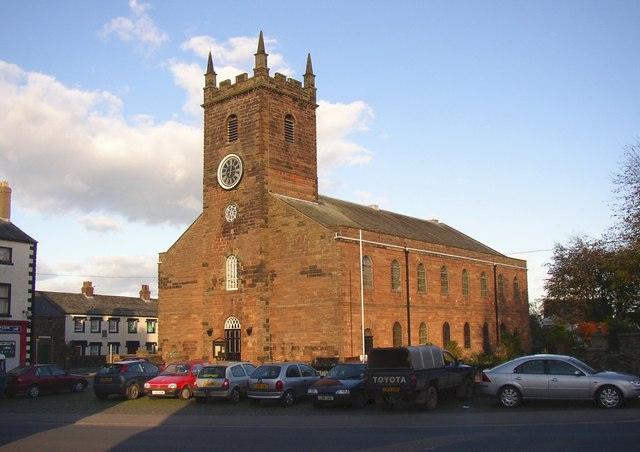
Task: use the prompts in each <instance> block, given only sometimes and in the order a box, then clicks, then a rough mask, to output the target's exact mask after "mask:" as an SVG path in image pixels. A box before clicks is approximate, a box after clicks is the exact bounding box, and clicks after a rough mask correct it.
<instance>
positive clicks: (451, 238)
mask: <svg viewBox="0 0 640 452" xmlns="http://www.w3.org/2000/svg"><path fill="white" fill-rule="evenodd" d="M276 196H277V197H278V198H279V199H281V200H282V201H284V202H286V203H287V204H289V205H290V206H292V207H293V208H295V209H296V210H298V211H299V212H301V213H303V214H304V215H306V216H308V217H309V218H311V219H313V220H314V221H317V222H318V223H320V224H322V225H323V226H326V227H328V228H335V227H338V226H346V227H350V228H355V229H363V230H366V231H371V232H378V233H382V234H387V235H392V236H397V237H403V238H407V239H411V240H419V241H421V242H426V243H433V244H437V245H444V246H451V247H455V248H460V249H464V250H468V251H475V252H478V253H486V254H492V255H495V256H504V255H503V254H502V253H499V252H498V251H496V250H494V249H492V248H489V247H488V246H486V245H484V244H482V243H480V242H478V241H477V240H475V239H473V238H471V237H469V236H468V235H466V234H463V233H462V232H460V231H458V230H456V229H454V228H452V227H451V226H448V225H446V224H444V223H441V222H438V221H433V220H422V219H419V218H413V217H409V216H406V215H401V214H399V213H394V212H389V211H387V210H380V209H377V208H374V207H369V206H363V205H360V204H355V203H352V202H347V201H342V200H340V199H335V198H330V197H328V196H322V195H320V196H318V202H317V203H316V202H311V201H304V200H301V199H296V198H290V197H288V196H283V195H276Z"/></svg>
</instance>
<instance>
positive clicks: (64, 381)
mask: <svg viewBox="0 0 640 452" xmlns="http://www.w3.org/2000/svg"><path fill="white" fill-rule="evenodd" d="M47 367H48V368H49V372H50V373H51V391H54V392H58V391H69V390H71V389H72V388H73V379H72V378H71V377H70V376H69V374H68V373H66V372H65V371H64V370H62V369H60V368H59V367H58V366H47Z"/></svg>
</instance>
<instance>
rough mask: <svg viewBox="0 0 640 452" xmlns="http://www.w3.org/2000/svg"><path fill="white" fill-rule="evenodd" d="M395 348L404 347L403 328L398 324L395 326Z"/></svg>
mask: <svg viewBox="0 0 640 452" xmlns="http://www.w3.org/2000/svg"><path fill="white" fill-rule="evenodd" d="M393 346H394V347H402V327H401V326H400V324H399V323H398V322H396V323H394V324H393Z"/></svg>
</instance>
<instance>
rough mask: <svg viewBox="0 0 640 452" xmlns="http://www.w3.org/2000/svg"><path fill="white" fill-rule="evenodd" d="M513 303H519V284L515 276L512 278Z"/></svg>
mask: <svg viewBox="0 0 640 452" xmlns="http://www.w3.org/2000/svg"><path fill="white" fill-rule="evenodd" d="M513 301H515V302H516V303H520V283H519V282H518V277H517V276H516V277H514V278H513Z"/></svg>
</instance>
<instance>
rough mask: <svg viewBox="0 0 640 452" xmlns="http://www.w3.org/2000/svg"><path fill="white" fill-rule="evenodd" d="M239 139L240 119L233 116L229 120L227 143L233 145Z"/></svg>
mask: <svg viewBox="0 0 640 452" xmlns="http://www.w3.org/2000/svg"><path fill="white" fill-rule="evenodd" d="M237 139H238V117H237V116H236V115H231V116H229V118H228V119H227V141H228V142H229V143H231V142H232V141H236V140H237Z"/></svg>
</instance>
